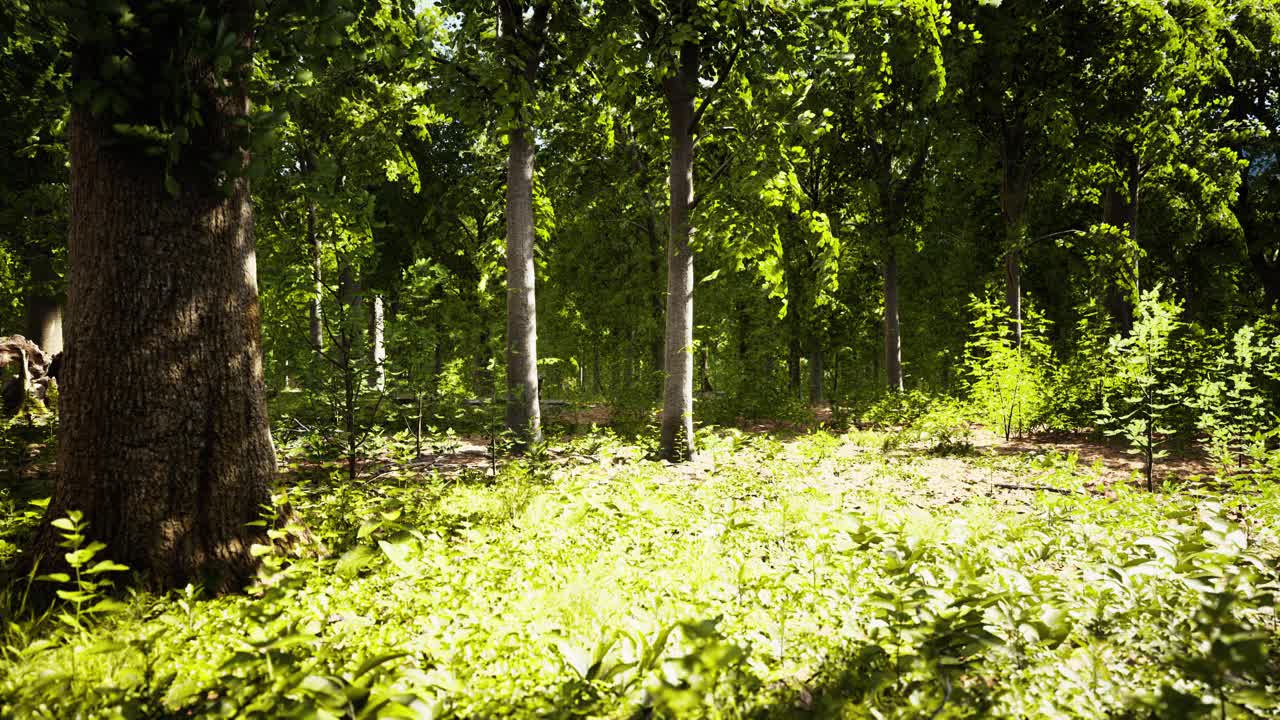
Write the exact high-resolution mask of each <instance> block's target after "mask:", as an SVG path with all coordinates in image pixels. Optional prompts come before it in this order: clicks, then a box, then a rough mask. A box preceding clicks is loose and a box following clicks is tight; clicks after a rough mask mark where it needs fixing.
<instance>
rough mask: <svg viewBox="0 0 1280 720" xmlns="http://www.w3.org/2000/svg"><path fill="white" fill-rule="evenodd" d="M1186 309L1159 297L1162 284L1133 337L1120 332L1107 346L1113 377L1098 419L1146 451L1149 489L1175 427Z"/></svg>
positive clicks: (1145, 303) (1149, 294)
mask: <svg viewBox="0 0 1280 720" xmlns="http://www.w3.org/2000/svg"><path fill="white" fill-rule="evenodd" d="M1181 312H1182V308H1181V307H1180V306H1179V305H1178V304H1177V303H1176V302H1175V301H1172V300H1169V301H1162V300H1161V299H1160V288H1159V287H1158V286H1157V287H1156V288H1154V289H1152V290H1148V291H1146V292H1144V293H1142V297H1141V299H1140V300H1139V302H1138V307H1137V308H1136V309H1135V315H1136V316H1137V317H1136V318H1135V319H1134V323H1133V328H1132V330H1131V332H1130V333H1129V335H1128V336H1127V337H1126V336H1123V335H1115V336H1113V337H1112V338H1111V341H1110V343H1109V344H1108V346H1107V359H1108V360H1109V361H1110V363H1111V367H1112V370H1113V375H1112V377H1111V379H1110V382H1109V390H1110V392H1108V393H1106V394H1104V396H1103V400H1102V409H1100V410H1099V411H1098V420H1099V423H1100V425H1101V426H1102V427H1103V429H1104V432H1105V433H1106V434H1107V435H1109V436H1119V437H1122V438H1124V440H1125V442H1126V443H1127V444H1128V445H1129V448H1130V450H1131V452H1136V453H1139V454H1141V455H1142V459H1143V473H1144V475H1145V476H1146V480H1147V490H1149V491H1151V490H1154V489H1155V483H1154V481H1153V479H1152V475H1153V471H1154V467H1155V462H1156V460H1159V459H1161V458H1163V457H1165V456H1166V455H1167V454H1168V453H1166V452H1165V451H1163V450H1160V449H1159V448H1160V446H1161V445H1162V444H1163V443H1164V438H1165V436H1166V435H1168V433H1170V432H1171V431H1170V430H1169V428H1167V427H1166V425H1167V424H1168V421H1169V419H1170V416H1171V414H1172V413H1171V411H1172V410H1173V408H1175V407H1177V406H1178V405H1180V401H1179V397H1180V393H1181V392H1182V388H1180V387H1179V386H1178V385H1177V384H1176V383H1175V382H1174V380H1175V378H1176V375H1177V364H1176V362H1175V360H1176V358H1175V355H1174V350H1175V349H1174V345H1173V342H1172V340H1173V337H1174V334H1175V333H1176V332H1177V331H1178V329H1179V328H1180V327H1181V322H1180V321H1179V320H1178V315H1179V314H1180V313H1181Z"/></svg>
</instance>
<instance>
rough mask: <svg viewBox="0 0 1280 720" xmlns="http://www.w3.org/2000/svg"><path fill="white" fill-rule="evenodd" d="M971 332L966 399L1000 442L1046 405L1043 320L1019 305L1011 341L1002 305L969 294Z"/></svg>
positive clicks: (1047, 354) (1046, 357) (1046, 354)
mask: <svg viewBox="0 0 1280 720" xmlns="http://www.w3.org/2000/svg"><path fill="white" fill-rule="evenodd" d="M969 308H970V310H971V311H972V312H973V314H974V319H973V334H972V335H971V337H970V339H969V341H968V342H967V343H965V370H966V373H967V374H968V376H969V402H970V404H971V406H972V409H973V411H974V413H975V414H976V415H977V417H978V419H979V420H981V421H982V422H984V423H986V424H987V425H989V426H992V427H996V428H999V429H1000V430H1001V431H1002V432H1003V434H1004V437H1005V439H1006V440H1008V439H1010V438H1011V437H1013V435H1014V434H1015V433H1016V434H1017V435H1019V436H1021V435H1022V434H1023V433H1024V432H1026V431H1027V430H1030V429H1031V427H1032V426H1033V425H1035V424H1036V423H1037V422H1039V421H1040V419H1041V418H1042V416H1043V415H1044V411H1045V409H1046V407H1047V393H1046V387H1047V385H1048V381H1047V378H1046V372H1045V368H1046V367H1047V366H1048V360H1049V357H1050V351H1049V344H1048V342H1047V341H1046V340H1045V338H1044V326H1045V324H1046V322H1045V320H1044V318H1043V317H1042V316H1041V315H1040V314H1039V313H1037V312H1036V311H1035V309H1034V308H1033V307H1031V306H1030V305H1024V306H1023V311H1024V315H1023V320H1022V325H1021V328H1022V340H1021V342H1020V343H1018V344H1016V345H1015V344H1011V343H1010V342H1009V339H1008V335H1007V331H1008V328H1009V325H1010V322H1011V319H1010V316H1009V311H1008V308H1007V307H1006V306H1005V305H1004V303H1003V302H1002V301H1000V300H997V299H996V298H995V296H994V295H993V294H992V293H990V292H988V294H987V295H986V296H985V297H981V298H979V297H977V296H973V297H971V298H970V303H969Z"/></svg>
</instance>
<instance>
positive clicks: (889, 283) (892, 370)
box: [883, 248, 903, 392]
mask: <svg viewBox="0 0 1280 720" xmlns="http://www.w3.org/2000/svg"><path fill="white" fill-rule="evenodd" d="M883 276H884V366H885V370H886V376H887V377H888V381H889V389H890V390H894V391H898V392H901V391H902V388H903V382H902V329H901V326H900V325H899V323H898V253H897V251H896V250H894V249H893V248H890V249H889V252H888V255H887V257H885V261H884V273H883Z"/></svg>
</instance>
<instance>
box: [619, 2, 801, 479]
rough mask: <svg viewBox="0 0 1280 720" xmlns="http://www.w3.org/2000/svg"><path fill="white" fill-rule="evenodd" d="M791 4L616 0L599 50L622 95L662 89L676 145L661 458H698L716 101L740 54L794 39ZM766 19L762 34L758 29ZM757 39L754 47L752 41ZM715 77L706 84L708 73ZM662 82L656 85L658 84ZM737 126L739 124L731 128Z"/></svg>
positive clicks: (671, 186) (670, 213) (745, 55)
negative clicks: (705, 227) (701, 271)
mask: <svg viewBox="0 0 1280 720" xmlns="http://www.w3.org/2000/svg"><path fill="white" fill-rule="evenodd" d="M783 6H785V3H782V2H775V1H771V0H764V1H756V2H750V3H737V2H713V3H707V4H703V3H701V2H698V1H697V0H678V1H677V2H671V3H666V4H662V5H655V4H653V3H650V2H647V1H643V0H641V1H636V2H632V1H629V0H617V1H615V2H610V3H606V8H607V9H608V14H607V21H608V22H610V23H611V24H612V25H614V26H615V28H616V29H615V30H614V33H613V35H612V36H611V37H609V38H606V39H605V40H604V41H603V42H601V43H600V44H599V45H598V47H597V56H598V57H600V58H602V59H603V60H604V62H603V63H602V64H605V65H606V66H609V67H611V68H613V70H614V71H615V72H613V73H611V74H613V75H615V76H617V77H618V78H619V80H616V81H615V83H614V85H615V88H614V92H615V93H616V92H619V91H621V92H622V93H627V94H631V93H635V92H639V91H642V88H643V89H654V86H655V85H656V89H657V90H658V92H660V94H661V96H662V98H663V100H664V102H665V109H666V114H667V124H668V141H669V143H670V145H669V147H670V155H669V160H670V162H669V166H668V167H669V170H668V181H667V184H668V188H669V192H670V206H669V208H668V238H667V283H666V285H667V298H666V313H665V323H664V325H665V327H664V332H663V337H664V343H663V371H664V373H665V375H664V379H663V390H662V419H661V428H660V439H659V450H658V452H659V455H661V456H662V457H663V458H664V459H668V460H672V461H682V460H686V459H688V458H690V457H692V456H693V453H694V450H695V448H694V442H693V381H694V362H693V354H694V343H693V327H694V322H693V289H694V282H695V278H694V270H693V268H694V263H693V260H694V243H693V240H694V235H695V232H694V229H695V225H696V221H695V217H694V209H695V207H696V205H697V204H698V202H699V199H698V198H697V196H695V193H694V170H695V165H696V162H695V150H696V148H697V146H698V144H699V143H701V142H705V141H706V140H707V137H708V136H709V135H710V133H708V132H707V128H706V120H707V112H708V109H709V107H710V103H712V102H714V101H715V99H716V97H717V91H719V90H721V89H722V88H723V87H724V86H726V81H727V80H730V79H731V78H733V77H739V78H740V77H742V73H741V69H740V68H739V67H738V63H739V60H740V59H744V58H745V59H746V60H747V61H754V59H753V58H751V57H750V56H751V50H752V49H754V48H761V49H773V48H783V47H786V46H787V43H786V42H785V41H784V40H783V37H784V36H783V35H782V34H781V33H779V32H778V29H777V27H776V24H775V23H774V21H775V20H776V19H777V16H778V14H779V13H777V12H776V11H777V10H778V9H779V8H781V7H783ZM757 25H758V26H759V28H760V29H759V31H758V32H756V31H749V30H748V29H747V28H748V27H754V26H757ZM748 45H750V47H747V46H748ZM704 79H705V80H706V82H707V83H708V84H707V86H706V87H704V86H703V80H704ZM655 81H656V82H655ZM730 132H732V130H730Z"/></svg>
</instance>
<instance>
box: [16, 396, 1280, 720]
mask: <svg viewBox="0 0 1280 720" xmlns="http://www.w3.org/2000/svg"><path fill="white" fill-rule="evenodd" d="M581 417H582V415H581V414H580V415H579V418H581ZM550 420H551V423H552V426H553V427H563V426H564V423H562V422H561V420H560V419H557V418H554V417H552V418H551V419H550ZM574 424H575V425H577V426H578V427H579V428H582V427H583V426H584V423H582V422H580V421H579V422H577V423H574ZM283 425H285V423H282V426H283ZM287 425H292V426H295V427H296V426H297V424H296V423H293V422H290V423H287ZM281 438H282V439H281V441H280V447H279V451H280V454H281V457H282V460H283V461H284V462H285V466H286V468H287V470H286V471H285V472H284V473H283V477H282V486H281V491H282V493H286V494H287V497H288V502H289V504H290V506H291V507H292V508H293V509H294V510H296V512H297V513H298V516H299V517H300V518H301V521H302V522H303V523H305V525H306V528H307V531H306V533H305V535H306V536H308V537H309V538H311V539H313V540H314V543H312V546H311V547H312V549H311V550H309V551H306V552H301V553H298V552H296V546H293V547H294V548H295V549H292V550H291V549H286V548H287V547H289V544H288V543H283V544H282V545H281V547H278V548H275V549H272V548H263V549H262V552H264V553H265V555H264V570H263V573H262V577H261V579H260V580H259V582H258V583H256V584H255V585H254V587H252V588H250V590H249V592H248V594H247V595H244V596H237V597H229V598H204V597H201V595H200V592H199V589H198V588H188V589H186V590H183V591H179V592H177V593H173V594H170V595H167V596H152V595H146V594H139V595H131V596H127V597H126V598H123V599H124V600H125V601H126V602H124V603H123V604H120V605H114V606H108V607H109V609H108V610H102V611H100V612H94V613H84V612H82V609H84V608H85V607H87V605H84V606H82V605H67V606H64V607H63V608H61V609H60V610H55V611H54V612H53V613H51V614H46V615H43V616H39V617H34V618H33V617H21V616H15V617H13V618H11V619H9V620H7V621H5V622H0V717H10V716H13V717H28V716H29V717H72V716H85V717H98V716H103V717H118V716H123V717H160V716H164V717H169V716H184V717H185V716H197V717H200V716H219V717H231V716H243V717H264V718H265V717H311V716H314V715H315V714H316V710H317V708H320V709H323V710H325V711H326V712H328V713H329V715H327V716H332V717H419V718H424V717H425V718H441V719H443V718H490V717H499V716H501V717H514V718H523V717H551V718H565V719H566V720H567V719H568V718H601V719H606V718H607V719H610V720H632V719H638V718H658V717H662V718H759V719H760V720H765V719H771V718H826V717H848V718H902V719H904V720H905V719H907V718H985V717H1009V718H1080V719H1082V720H1083V719H1086V718H1089V719H1092V718H1103V717H1126V718H1130V717H1159V718H1180V717H1201V716H1204V717H1209V716H1212V717H1220V716H1225V717H1280V708H1277V707H1276V703H1274V702H1273V700H1274V698H1276V697H1280V651H1278V650H1277V648H1280V622H1278V620H1277V616H1276V612H1275V603H1274V592H1275V591H1278V590H1280V489H1278V488H1277V484H1276V483H1267V484H1255V485H1252V486H1250V487H1247V488H1244V487H1241V488H1237V490H1238V492H1231V493H1228V492H1223V491H1222V490H1221V489H1218V487H1217V486H1218V485H1220V483H1214V482H1200V480H1199V479H1198V477H1199V476H1200V475H1202V474H1207V471H1208V468H1207V466H1205V465H1204V463H1203V462H1202V461H1200V460H1197V459H1196V458H1193V457H1188V458H1181V459H1173V460H1169V461H1166V462H1165V463H1164V464H1163V465H1162V466H1161V471H1160V473H1159V475H1160V477H1161V478H1162V480H1163V481H1164V482H1163V483H1162V486H1161V487H1160V488H1158V492H1156V493H1148V492H1146V491H1145V489H1144V486H1145V483H1143V482H1141V481H1140V479H1139V476H1140V470H1141V468H1140V465H1139V464H1137V462H1136V461H1135V460H1134V459H1132V458H1131V457H1129V456H1126V455H1124V454H1123V453H1120V452H1118V451H1116V450H1115V449H1113V448H1110V447H1108V446H1104V445H1098V444H1095V443H1091V442H1089V441H1087V439H1085V438H1081V437H1068V436H1056V437H1034V438H1025V439H1021V440H1012V441H1005V440H1004V439H1003V438H996V437H994V436H991V435H990V434H986V433H983V432H982V431H980V430H978V431H976V432H974V433H973V435H972V437H971V438H970V440H971V442H964V443H958V444H952V445H950V446H948V447H947V448H946V449H948V450H950V451H951V452H949V453H940V452H936V451H935V450H936V449H937V448H931V447H929V445H930V443H929V442H927V441H924V440H922V439H921V438H920V437H919V436H918V435H916V434H912V433H910V432H905V431H902V430H893V431H883V430H873V429H866V428H863V429H858V428H854V429H850V430H848V431H846V432H830V431H828V430H826V429H824V428H822V427H812V426H800V425H795V424H774V425H773V426H762V425H761V424H748V423H743V427H729V428H714V429H704V430H700V431H699V433H698V442H699V446H700V452H699V454H698V456H697V457H696V459H695V460H693V461H692V462H688V463H682V464H674V465H673V464H670V463H665V462H660V461H655V460H653V459H651V458H650V451H651V448H650V447H649V446H647V445H646V444H644V443H637V442H635V441H630V440H627V439H625V438H621V437H619V436H618V435H616V434H613V433H612V432H610V431H608V430H607V429H603V430H602V429H592V430H591V431H588V432H582V433H578V434H572V435H558V436H553V437H552V439H551V442H549V443H548V444H547V446H546V447H545V448H538V449H536V450H535V451H534V452H531V453H529V454H527V455H525V456H523V457H504V456H502V455H501V454H499V455H494V454H492V452H491V446H490V442H489V438H487V437H484V436H481V435H477V434H466V433H463V434H461V435H456V436H455V435H453V434H445V435H436V436H433V437H428V438H425V439H424V440H423V443H422V445H421V447H416V448H415V443H414V441H413V439H412V438H409V437H407V436H406V434H404V433H401V434H399V435H397V436H394V437H386V438H383V440H382V441H381V443H380V445H379V447H378V448H377V449H376V451H373V452H371V453H370V457H369V459H368V460H367V461H365V462H364V463H362V464H361V466H360V471H361V472H360V475H359V477H358V478H357V479H356V481H355V482H351V481H350V480H348V479H346V478H345V477H344V474H343V473H344V468H345V464H344V463H343V462H341V459H340V458H336V457H333V456H332V454H331V453H326V452H325V451H324V450H323V448H322V446H319V445H316V444H315V442H314V440H315V437H314V436H306V435H302V434H297V433H295V434H289V433H281ZM49 470H50V468H49V467H48V466H47V465H46V466H39V465H38V466H36V468H35V469H33V470H30V471H28V472H27V473H26V474H24V476H23V482H21V483H10V482H9V479H0V506H2V507H0V511H3V513H4V516H5V517H7V520H6V522H5V523H4V524H0V562H3V561H4V560H5V559H6V558H5V556H11V555H12V551H14V550H16V548H17V547H18V546H20V545H21V544H22V542H23V538H24V537H25V535H26V534H27V533H29V531H30V528H31V527H32V526H33V525H34V523H35V522H37V521H38V519H39V513H38V511H32V510H25V509H23V504H22V503H23V501H24V499H25V498H24V497H22V496H23V495H28V494H29V493H30V492H33V491H34V489H35V488H37V487H38V486H39V485H40V483H41V480H42V478H47V473H48V471H49ZM100 557H110V548H105V549H102V550H101V556H100ZM95 560H96V558H95ZM90 594H91V595H92V596H93V597H91V598H90V599H89V600H88V601H86V602H90V603H91V602H96V601H97V600H98V599H99V597H98V595H97V594H96V592H95V593H90ZM13 599H14V596H12V595H11V596H10V598H9V600H10V601H12V600H13ZM0 605H3V604H2V603H0ZM60 618H61V619H60Z"/></svg>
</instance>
